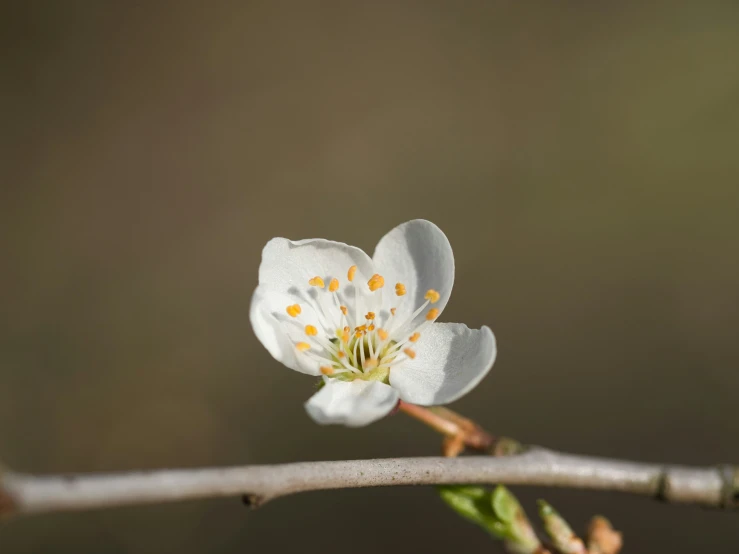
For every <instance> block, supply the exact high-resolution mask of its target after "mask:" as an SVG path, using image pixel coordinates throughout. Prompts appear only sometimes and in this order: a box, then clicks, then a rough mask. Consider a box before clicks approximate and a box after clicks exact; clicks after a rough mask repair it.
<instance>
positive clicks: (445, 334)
mask: <svg viewBox="0 0 739 554" xmlns="http://www.w3.org/2000/svg"><path fill="white" fill-rule="evenodd" d="M414 350H415V351H416V357H415V358H414V359H412V360H406V361H404V362H403V363H402V364H400V365H399V366H398V367H394V368H393V369H391V370H390V384H391V385H392V386H393V387H394V388H396V389H398V391H399V392H400V398H402V399H403V400H405V401H406V402H411V403H413V404H421V405H423V406H432V405H437V404H447V403H449V402H452V401H454V400H456V399H457V398H459V397H461V396H463V395H465V394H466V393H468V392H469V391H470V390H472V389H473V388H474V387H475V385H477V384H478V383H479V382H480V381H481V380H482V378H483V377H485V375H487V373H488V371H490V368H491V367H492V366H493V362H494V361H495V355H496V352H497V350H496V346H495V337H494V336H493V332H492V331H491V330H490V329H489V328H488V327H483V328H482V329H479V330H477V329H470V328H468V327H467V326H466V325H464V324H462V323H434V324H433V325H430V326H429V327H428V328H427V329H426V330H424V332H423V333H422V334H421V339H420V340H419V341H418V342H417V343H416V345H415V346H414Z"/></svg>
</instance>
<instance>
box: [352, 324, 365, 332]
mask: <svg viewBox="0 0 739 554" xmlns="http://www.w3.org/2000/svg"><path fill="white" fill-rule="evenodd" d="M354 330H355V331H366V330H367V326H366V325H360V326H359V327H355V328H354Z"/></svg>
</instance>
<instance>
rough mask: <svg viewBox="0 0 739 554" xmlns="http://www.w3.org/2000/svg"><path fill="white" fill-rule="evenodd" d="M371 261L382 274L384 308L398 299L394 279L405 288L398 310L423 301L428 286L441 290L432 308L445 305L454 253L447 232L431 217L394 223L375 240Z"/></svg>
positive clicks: (450, 285)
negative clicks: (377, 241) (383, 280)
mask: <svg viewBox="0 0 739 554" xmlns="http://www.w3.org/2000/svg"><path fill="white" fill-rule="evenodd" d="M372 261H373V262H374V263H375V267H376V268H377V271H378V273H380V274H381V275H382V276H383V277H385V289H386V290H387V292H386V293H385V296H384V299H385V302H384V304H385V307H386V308H390V307H392V305H395V304H397V303H398V301H399V300H400V299H399V298H398V297H397V296H395V292H394V287H395V283H403V284H404V285H405V286H406V290H407V295H408V298H405V299H404V302H403V305H402V307H401V309H400V310H399V311H400V312H401V313H403V312H405V313H408V312H409V311H412V310H413V309H415V308H417V307H419V306H420V305H421V304H423V303H424V302H425V300H424V295H425V294H426V291H427V290H429V289H433V290H436V291H437V292H438V293H439V294H440V298H439V301H438V302H437V303H436V304H434V308H438V310H439V312H441V311H442V310H443V309H444V306H446V303H447V301H448V300H449V295H450V294H451V292H452V287H453V286H454V254H453V253H452V247H451V245H450V244H449V240H448V239H447V238H446V235H445V234H444V233H443V232H442V231H441V229H439V228H438V227H437V226H436V225H434V224H433V223H431V222H430V221H426V220H425V219H414V220H412V221H408V222H407V223H403V224H402V225H398V226H397V227H395V229H393V230H392V231H390V232H389V233H388V234H387V235H385V236H384V237H382V239H381V240H380V242H379V243H378V244H377V247H376V248H375V253H374V254H373V256H372ZM422 317H423V314H421V315H419V316H418V318H422Z"/></svg>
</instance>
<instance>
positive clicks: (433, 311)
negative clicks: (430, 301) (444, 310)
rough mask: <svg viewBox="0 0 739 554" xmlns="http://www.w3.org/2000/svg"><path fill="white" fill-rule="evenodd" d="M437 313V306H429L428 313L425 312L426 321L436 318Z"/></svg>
mask: <svg viewBox="0 0 739 554" xmlns="http://www.w3.org/2000/svg"><path fill="white" fill-rule="evenodd" d="M438 315H439V310H438V308H431V309H430V310H429V313H427V314H426V321H431V320H432V319H436V317H437V316H438Z"/></svg>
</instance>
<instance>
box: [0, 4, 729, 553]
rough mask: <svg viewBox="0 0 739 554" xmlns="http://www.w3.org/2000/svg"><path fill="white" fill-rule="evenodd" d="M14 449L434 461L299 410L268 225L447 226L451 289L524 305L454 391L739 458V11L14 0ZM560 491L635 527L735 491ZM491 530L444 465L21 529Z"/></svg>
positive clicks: (10, 288) (201, 460)
mask: <svg viewBox="0 0 739 554" xmlns="http://www.w3.org/2000/svg"><path fill="white" fill-rule="evenodd" d="M4 8H5V9H4V10H3V16H2V19H1V20H0V25H1V26H2V30H1V32H0V41H2V42H1V44H2V48H1V52H2V54H1V55H2V59H1V60H0V67H2V73H1V75H2V77H1V81H0V98H2V117H1V120H2V126H1V131H0V140H1V141H2V143H0V172H1V173H0V180H1V181H0V182H1V183H2V184H1V185H0V248H1V250H0V256H1V257H0V259H1V260H2V271H1V272H0V305H2V310H1V311H0V457H1V458H2V460H3V462H5V463H6V464H8V465H9V466H11V467H13V468H16V469H18V470H22V471H33V472H44V473H46V472H53V473H58V472H88V471H111V470H127V469H138V468H161V467H171V466H183V467H196V466H203V465H235V464H250V463H274V462H290V461H298V460H323V459H352V458H368V457H384V456H416V455H432V454H436V453H437V452H438V451H439V438H438V437H437V436H435V435H434V434H433V433H432V432H431V431H429V430H427V429H426V428H423V427H422V426H421V425H420V424H418V423H416V422H414V421H412V420H410V419H408V418H405V417H404V416H403V415H396V416H393V417H389V418H387V419H385V420H383V421H381V422H379V423H377V424H374V425H372V426H370V427H367V428H363V429H354V430H352V429H346V428H338V427H336V428H333V427H329V428H323V427H319V426H317V425H315V424H314V423H313V422H312V421H311V420H310V419H309V418H308V417H307V416H306V414H305V413H304V410H303V407H302V402H303V401H304V400H305V399H307V398H308V396H309V395H310V394H311V392H312V390H313V387H314V382H313V380H312V379H311V378H308V377H305V376H301V375H298V374H296V373H293V372H291V371H290V370H288V369H286V368H284V367H282V366H281V365H279V364H278V363H277V362H275V361H274V360H272V358H271V357H270V356H269V355H268V354H267V352H266V351H265V350H264V349H263V348H262V346H261V345H260V344H259V343H258V341H257V340H256V339H255V337H254V335H253V333H252V330H251V328H250V324H249V320H248V307H249V299H250V296H251V293H252V290H253V289H254V287H255V286H256V283H257V268H258V265H259V261H260V253H261V249H262V247H263V245H264V244H265V243H266V242H267V241H268V240H269V239H270V238H272V237H274V236H285V237H288V238H293V239H300V238H310V237H323V238H329V239H335V240H339V241H343V242H347V243H350V244H354V245H357V246H360V247H362V248H364V249H365V250H367V251H369V252H372V250H373V248H374V245H375V243H376V242H377V240H378V239H379V238H380V237H381V236H382V235H383V234H384V233H385V232H386V231H388V230H389V229H390V228H392V227H393V226H395V225H397V224H399V223H401V222H403V221H406V220H409V219H412V218H417V217H422V218H426V219H430V220H432V221H434V222H435V223H436V224H438V225H439V226H440V227H441V228H442V229H443V230H444V231H445V232H446V234H447V236H448V237H449V239H450V241H451V244H452V246H453V248H454V251H455V255H456V264H457V278H456V287H455V290H454V293H453V294H452V298H451V301H450V303H449V305H448V308H447V309H446V310H445V312H444V315H443V317H442V319H443V320H446V321H463V322H465V323H467V324H468V325H470V326H472V327H479V326H480V325H483V324H487V325H489V326H491V327H492V329H493V330H494V331H495V333H496V335H497V338H498V343H499V357H498V361H497V363H496V365H495V367H494V368H493V371H492V372H491V374H490V375H489V377H488V378H487V379H486V380H485V381H484V382H483V383H482V384H481V385H480V386H479V387H478V388H476V389H475V390H474V391H473V392H471V393H470V394H469V395H468V396H466V397H465V398H463V399H462V400H460V401H458V402H456V403H455V404H454V405H453V408H454V409H455V410H458V411H460V412H462V413H464V414H466V415H468V416H470V417H472V418H474V419H476V420H478V421H480V422H481V423H482V424H483V425H484V426H486V427H487V428H488V429H490V430H491V431H493V432H495V433H501V434H507V435H509V436H513V437H516V438H518V439H520V440H522V441H525V442H531V443H536V444H542V445H547V446H549V447H552V448H556V449H559V450H565V451H572V452H581V453H588V454H594V455H603V456H619V457H626V458H633V459H636V460H644V461H666V462H668V461H669V462H679V463H686V464H691V463H692V464H713V463H718V462H728V461H733V462H739V443H738V442H737V436H739V417H738V416H737V409H736V404H737V391H738V390H739V352H737V347H736V346H737V330H739V289H738V288H737V284H738V283H739V254H738V252H739V217H738V212H737V207H738V206H739V187H738V186H737V180H738V179H739V156H737V137H738V136H739V72H738V71H737V70H736V68H737V55H736V52H737V49H738V48H739V27H738V26H737V17H738V16H739V9H738V8H737V6H736V4H733V3H712V2H707V3H690V4H686V5H685V6H682V5H680V4H678V3H674V2H672V3H665V4H663V5H661V6H660V5H658V4H650V5H649V6H646V5H643V4H642V3H638V2H633V3H628V2H623V3H622V2H619V3H609V2H570V3H551V2H543V1H542V2H526V3H518V2H505V1H491V0H487V1H472V0H470V1H467V2H461V3H454V2H415V3H414V2H406V3H397V4H395V3H389V2H388V3H382V2H378V3H369V2H334V3H323V2H313V3H308V2H305V3H301V2H286V3H280V2H262V3H246V2H244V3H238V2H233V3H208V4H207V5H206V4H205V3H196V2H193V3H185V2H181V3H169V4H166V3H162V4H160V5H155V4H154V3H134V2H117V3H115V2H74V1H71V0H69V1H65V2H17V3H15V4H13V5H11V4H6V5H5V6H4ZM516 492H517V493H519V496H520V498H521V499H522V500H523V501H524V502H525V503H526V505H527V507H528V508H529V510H530V511H531V512H533V510H534V505H533V501H534V499H535V498H537V497H539V496H542V495H545V496H546V498H547V499H549V500H550V501H551V502H553V503H554V504H555V506H557V507H558V508H559V509H560V510H561V511H562V512H563V513H564V514H565V515H566V516H567V518H568V519H569V520H570V521H571V523H572V524H573V525H575V526H576V527H577V528H578V529H579V528H582V527H583V526H584V525H585V523H586V521H587V519H588V518H589V517H590V516H591V515H593V514H595V513H603V514H605V515H607V516H608V517H609V518H610V519H611V520H612V521H613V522H614V524H615V525H616V527H617V528H618V529H621V530H623V531H624V533H625V538H626V545H627V548H626V552H691V553H692V552H701V551H703V552H705V551H711V552H736V551H737V550H738V549H739V520H737V516H736V514H726V513H719V512H710V511H705V510H701V509H698V508H691V507H680V506H668V505H661V504H658V503H656V502H652V501H650V500H647V499H643V498H634V497H628V496H621V495H617V494H603V493H588V492H582V491H569V490H547V489H523V488H518V489H516ZM460 547H463V548H464V549H465V550H466V551H469V552H495V551H497V548H498V547H497V546H496V545H494V544H493V543H492V542H491V541H490V539H489V538H488V537H487V536H486V535H485V534H484V533H483V532H482V531H480V530H479V529H477V528H475V527H473V526H471V525H470V524H468V523H466V522H465V521H462V520H461V519H460V518H458V517H457V516H456V515H454V514H453V513H452V512H450V511H448V510H447V508H445V507H444V506H443V505H442V503H441V501H440V500H439V499H438V498H437V496H436V494H435V492H434V491H433V490H432V489H430V488H390V489H375V490H353V491H338V492H325V493H310V494H304V495H299V496H295V497H291V498H286V499H282V500H279V501H276V502H274V503H272V504H268V505H266V506H265V507H264V508H263V509H260V510H257V511H254V512H252V511H249V510H247V509H246V508H245V507H243V506H242V505H241V503H240V501H239V499H236V498H231V499H223V500H212V501H202V502H190V503H184V504H173V505H159V506H150V507H145V508H125V509H114V510H107V511H98V512H89V513H75V514H53V515H45V516H37V517H33V518H28V519H21V520H17V521H10V522H8V523H7V524H5V525H3V526H2V527H0V551H2V553H3V554H22V553H31V552H55V553H57V552H58V553H75V554H86V553H93V552H94V553H96V554H99V553H129V552H130V553H149V552H156V553H158V554H167V553H177V554H188V553H195V552H214V553H224V554H226V553H236V552H255V551H270V552H271V551H279V552H282V551H288V552H289V551H297V550H300V551H302V552H308V553H312V552H317V553H319V552H320V553H321V554H329V553H334V552H335V553H345V552H348V551H351V552H352V553H354V554H360V553H376V552H395V551H400V550H401V549H408V550H409V551H412V552H420V551H423V552H427V553H436V552H438V553H446V552H449V551H450V549H456V548H460Z"/></svg>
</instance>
